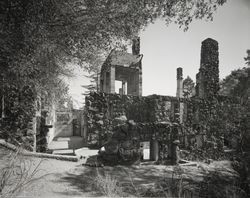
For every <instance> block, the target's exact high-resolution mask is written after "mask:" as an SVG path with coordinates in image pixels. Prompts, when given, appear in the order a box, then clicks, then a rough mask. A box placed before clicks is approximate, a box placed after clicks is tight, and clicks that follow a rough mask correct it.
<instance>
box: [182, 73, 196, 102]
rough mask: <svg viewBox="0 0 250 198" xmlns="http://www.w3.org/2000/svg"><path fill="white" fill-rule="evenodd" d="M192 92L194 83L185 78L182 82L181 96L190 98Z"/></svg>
mask: <svg viewBox="0 0 250 198" xmlns="http://www.w3.org/2000/svg"><path fill="white" fill-rule="evenodd" d="M193 90H194V81H193V80H192V79H191V78H190V77H189V76H187V78H186V79H185V80H184V81H183V96H184V98H190V97H192V94H193Z"/></svg>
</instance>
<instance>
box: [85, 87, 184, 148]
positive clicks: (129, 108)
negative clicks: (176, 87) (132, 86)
mask: <svg viewBox="0 0 250 198" xmlns="http://www.w3.org/2000/svg"><path fill="white" fill-rule="evenodd" d="M122 115H124V116H126V117H127V119H128V120H134V121H135V122H137V123H160V122H167V123H170V122H174V121H176V122H178V118H179V99H177V98H175V97H169V96H158V95H152V96H148V97H136V96H127V95H118V94H105V93H94V92H93V93H90V95H89V96H88V97H86V117H87V123H88V142H90V143H91V144H97V143H98V142H99V140H102V139H103V140H105V139H108V137H110V136H111V135H112V133H113V132H112V130H113V127H114V126H115V121H114V119H115V118H117V117H120V116H122ZM99 143H100V142H99Z"/></svg>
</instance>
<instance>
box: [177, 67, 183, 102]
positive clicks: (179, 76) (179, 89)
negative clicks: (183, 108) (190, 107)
mask: <svg viewBox="0 0 250 198" xmlns="http://www.w3.org/2000/svg"><path fill="white" fill-rule="evenodd" d="M176 97H177V98H183V74H182V68H181V67H178V68H177V90H176Z"/></svg>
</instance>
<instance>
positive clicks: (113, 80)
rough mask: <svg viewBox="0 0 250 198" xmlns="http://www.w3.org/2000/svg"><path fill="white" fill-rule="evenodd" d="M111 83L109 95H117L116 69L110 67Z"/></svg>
mask: <svg viewBox="0 0 250 198" xmlns="http://www.w3.org/2000/svg"><path fill="white" fill-rule="evenodd" d="M109 80H110V83H109V87H110V91H109V93H115V67H112V66H111V67H110V79H109Z"/></svg>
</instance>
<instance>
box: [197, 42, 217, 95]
mask: <svg viewBox="0 0 250 198" xmlns="http://www.w3.org/2000/svg"><path fill="white" fill-rule="evenodd" d="M218 50H219V47H218V42H217V41H216V40H213V39H211V38H208V39H206V40H204V41H203V42H202V44H201V60H200V69H199V73H198V77H199V78H198V80H199V87H198V88H199V91H198V93H199V95H198V96H199V97H201V98H213V96H216V95H217V94H218V91H219V88H220V86H219V51H218Z"/></svg>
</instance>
